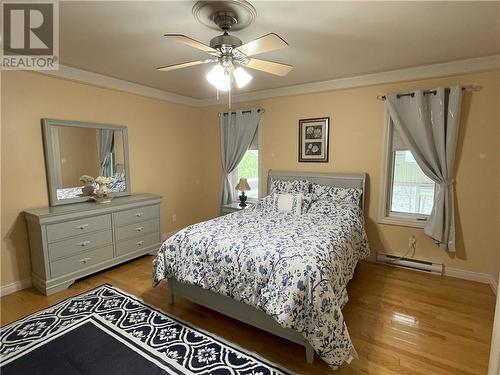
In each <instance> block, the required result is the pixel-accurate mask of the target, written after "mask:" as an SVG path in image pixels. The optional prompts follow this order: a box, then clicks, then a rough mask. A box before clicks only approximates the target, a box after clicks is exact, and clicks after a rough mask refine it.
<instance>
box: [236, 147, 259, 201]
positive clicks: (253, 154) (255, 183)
mask: <svg viewBox="0 0 500 375" xmlns="http://www.w3.org/2000/svg"><path fill="white" fill-rule="evenodd" d="M240 178H246V179H247V180H248V184H249V185H250V187H251V188H252V190H250V191H247V192H246V193H245V194H246V195H248V197H249V198H258V197H259V151H258V150H248V151H247V152H246V153H245V156H244V157H243V159H242V160H241V162H240V164H239V165H238V179H240Z"/></svg>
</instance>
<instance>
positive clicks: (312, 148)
mask: <svg viewBox="0 0 500 375" xmlns="http://www.w3.org/2000/svg"><path fill="white" fill-rule="evenodd" d="M329 126H330V117H321V118H308V119H304V120H299V162H320V163H327V162H328V134H329Z"/></svg>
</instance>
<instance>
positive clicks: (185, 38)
mask: <svg viewBox="0 0 500 375" xmlns="http://www.w3.org/2000/svg"><path fill="white" fill-rule="evenodd" d="M164 37H166V38H167V39H171V40H175V41H177V42H179V43H183V44H186V45H188V46H190V47H193V48H196V49H199V50H201V51H203V52H217V50H215V49H213V48H212V47H210V46H207V45H206V44H203V43H202V42H198V41H197V40H195V39H193V38H190V37H188V36H186V35H182V34H165V35H164Z"/></svg>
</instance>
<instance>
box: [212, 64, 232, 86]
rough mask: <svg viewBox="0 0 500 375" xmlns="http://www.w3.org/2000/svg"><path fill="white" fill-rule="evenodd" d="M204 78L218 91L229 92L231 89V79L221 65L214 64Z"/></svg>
mask: <svg viewBox="0 0 500 375" xmlns="http://www.w3.org/2000/svg"><path fill="white" fill-rule="evenodd" d="M206 78H207V81H208V82H210V83H211V84H212V85H214V86H215V87H216V88H217V90H219V91H229V90H230V89H231V77H230V76H229V74H228V72H227V71H226V69H224V68H223V67H222V65H219V64H216V65H215V66H214V67H213V68H212V69H211V70H210V71H209V72H208V74H207V75H206Z"/></svg>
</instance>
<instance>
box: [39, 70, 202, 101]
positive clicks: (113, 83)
mask: <svg viewBox="0 0 500 375" xmlns="http://www.w3.org/2000/svg"><path fill="white" fill-rule="evenodd" d="M37 73H41V74H45V75H49V76H52V77H56V78H62V79H68V80H71V81H77V82H83V83H88V84H90V85H95V86H100V87H104V88H109V89H114V90H118V91H125V92H128V93H132V94H136V95H141V96H145V97H148V98H153V99H160V100H165V101H168V102H172V103H177V104H184V105H190V106H194V107H198V106H200V103H199V102H200V101H199V100H198V99H195V98H192V97H189V96H183V95H178V94H174V93H172V92H169V91H165V90H160V89H155V88H153V87H149V86H145V85H141V84H138V83H133V82H130V81H125V80H122V79H118V78H114V77H110V76H107V75H104V74H99V73H94V72H89V71H88V70H83V69H78V68H73V67H71V66H67V65H62V64H59V69H58V70H39V71H37Z"/></svg>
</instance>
